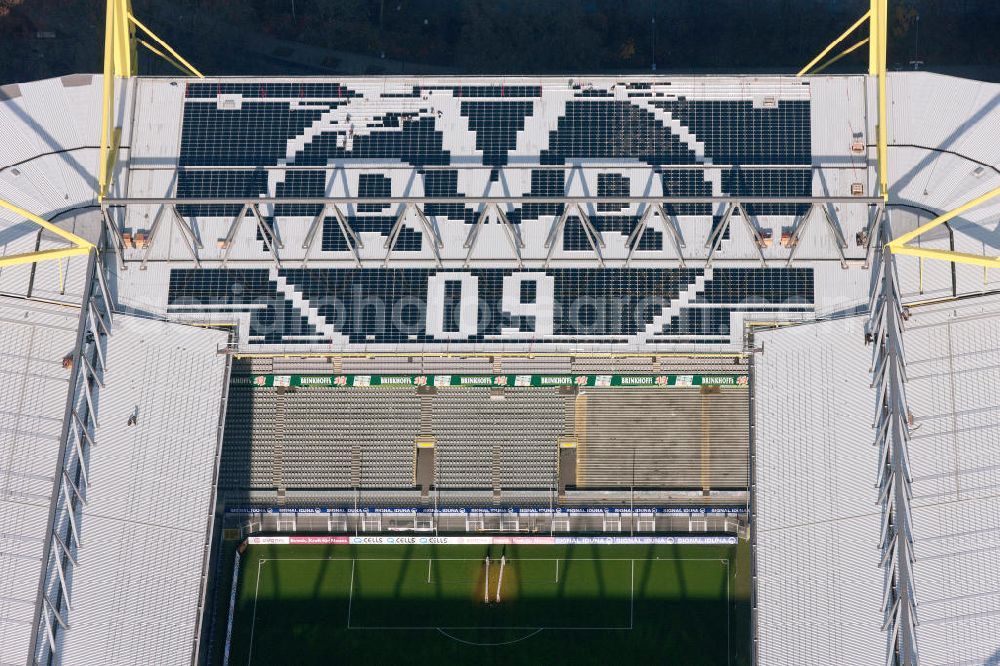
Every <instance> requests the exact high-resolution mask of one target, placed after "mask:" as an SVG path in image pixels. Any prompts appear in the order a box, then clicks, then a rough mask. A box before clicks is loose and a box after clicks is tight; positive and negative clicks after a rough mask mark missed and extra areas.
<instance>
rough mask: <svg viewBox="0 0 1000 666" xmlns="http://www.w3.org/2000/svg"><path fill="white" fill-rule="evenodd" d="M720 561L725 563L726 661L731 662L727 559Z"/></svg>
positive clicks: (731, 644)
mask: <svg viewBox="0 0 1000 666" xmlns="http://www.w3.org/2000/svg"><path fill="white" fill-rule="evenodd" d="M722 561H723V562H725V563H726V663H727V664H732V663H733V642H732V639H731V638H730V633H731V631H732V628H731V625H732V621H731V620H730V619H729V610H730V609H729V607H730V605H731V603H732V602H731V601H730V599H729V560H728V559H725V560H722Z"/></svg>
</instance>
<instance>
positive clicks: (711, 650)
mask: <svg viewBox="0 0 1000 666" xmlns="http://www.w3.org/2000/svg"><path fill="white" fill-rule="evenodd" d="M487 557H489V564H488V565H487V561H486V558H487ZM501 570H502V573H501ZM498 596H499V600H498ZM749 636H750V616H749V566H748V556H747V549H746V545H745V543H741V544H740V545H739V546H704V545H698V546H680V545H572V546H563V545H541V546H535V545H531V546H525V545H506V546H499V545H492V546H466V545H407V546H400V545H390V546H381V545H358V546H341V545H337V546H302V545H295V546H276V545H257V546H251V547H250V548H249V549H248V550H247V551H246V553H245V555H244V557H243V561H242V565H241V572H240V579H239V588H238V595H237V603H236V613H235V620H234V625H233V631H232V642H231V652H230V659H229V663H230V664H234V665H243V664H293V665H295V666H302V665H305V664H331V663H337V664H370V665H376V664H417V663H420V664H433V663H443V664H449V666H451V665H459V664H504V665H507V666H511V665H518V664H597V663H600V664H604V663H613V664H712V665H729V664H732V665H738V664H749V663H750V659H749V642H750V641H749Z"/></svg>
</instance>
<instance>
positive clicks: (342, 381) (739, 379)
mask: <svg viewBox="0 0 1000 666" xmlns="http://www.w3.org/2000/svg"><path fill="white" fill-rule="evenodd" d="M232 383H233V384H235V385H237V386H239V385H244V386H247V385H248V386H253V387H256V388H271V387H279V388H280V387H291V386H294V387H300V388H309V387H314V388H347V387H351V386H360V387H369V386H383V387H393V386H406V387H410V386H435V387H439V388H445V387H451V386H465V387H477V386H479V387H487V388H507V387H515V388H520V387H533V388H555V387H559V386H579V387H588V386H593V387H598V388H603V387H622V388H643V387H648V388H669V387H685V386H721V387H727V386H729V387H738V388H744V387H746V385H747V375H246V376H235V377H233V379H232Z"/></svg>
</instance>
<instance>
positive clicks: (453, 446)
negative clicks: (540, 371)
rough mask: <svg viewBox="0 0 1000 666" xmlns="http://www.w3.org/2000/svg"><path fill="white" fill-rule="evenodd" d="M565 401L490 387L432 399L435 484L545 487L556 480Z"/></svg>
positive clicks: (443, 393)
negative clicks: (498, 395)
mask: <svg viewBox="0 0 1000 666" xmlns="http://www.w3.org/2000/svg"><path fill="white" fill-rule="evenodd" d="M564 410H565V403H564V399H563V397H562V396H560V395H558V394H557V393H555V392H554V391H540V390H538V389H507V390H506V391H505V394H504V396H503V399H502V400H492V399H491V398H490V391H489V389H486V388H468V389H466V388H461V389H448V390H444V391H441V392H440V393H438V395H437V396H435V398H434V414H433V432H434V434H435V436H436V438H437V447H436V458H435V461H436V463H437V474H436V476H437V480H438V484H439V485H440V486H441V487H443V488H444V487H457V488H467V487H475V486H487V487H494V488H518V487H523V488H545V487H550V486H551V485H552V484H553V482H554V478H555V469H556V452H557V448H556V447H557V444H558V437H559V435H560V434H561V433H562V431H563V420H564Z"/></svg>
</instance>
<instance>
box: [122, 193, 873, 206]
mask: <svg viewBox="0 0 1000 666" xmlns="http://www.w3.org/2000/svg"><path fill="white" fill-rule="evenodd" d="M105 201H106V203H107V205H108V206H142V205H145V206H155V205H167V204H173V205H190V206H205V205H213V204H214V205H220V206H224V205H229V206H239V205H247V206H250V205H253V204H258V205H261V204H267V205H274V204H294V205H310V204H312V205H319V204H342V205H352V204H353V205H357V204H365V203H368V204H370V203H371V202H372V200H371V199H370V198H363V197H356V196H353V197H352V196H343V197H271V196H267V197H233V198H220V197H192V198H189V199H188V198H179V197H107V198H106V199H105ZM881 201H882V198H881V197H851V196H817V197H738V196H710V197H705V196H701V197H664V196H660V197H655V196H621V197H596V196H565V197H559V198H555V197H536V196H479V195H469V196H465V195H463V196H462V197H461V198H460V199H456V198H455V197H450V198H449V197H427V196H400V197H383V198H380V199H379V203H383V204H387V205H397V204H416V205H422V204H455V203H467V204H491V203H492V204H548V205H552V204H562V205H571V204H582V205H596V204H622V205H627V204H652V205H655V204H663V205H671V204H729V203H743V204H748V205H749V204H814V203H815V204H821V203H833V204H838V203H839V204H877V203H880V202H881Z"/></svg>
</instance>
